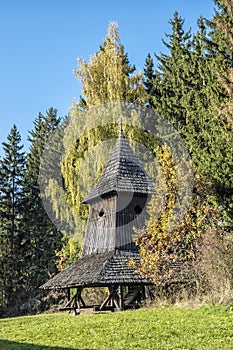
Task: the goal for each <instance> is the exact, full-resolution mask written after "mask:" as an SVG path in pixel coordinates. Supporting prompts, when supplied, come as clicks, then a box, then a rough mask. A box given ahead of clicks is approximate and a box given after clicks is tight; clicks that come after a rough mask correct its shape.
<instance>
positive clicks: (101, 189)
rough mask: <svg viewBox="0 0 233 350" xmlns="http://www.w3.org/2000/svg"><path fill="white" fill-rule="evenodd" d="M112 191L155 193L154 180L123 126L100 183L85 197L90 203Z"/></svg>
mask: <svg viewBox="0 0 233 350" xmlns="http://www.w3.org/2000/svg"><path fill="white" fill-rule="evenodd" d="M111 192H117V193H119V192H126V193H127V192H128V193H138V194H144V195H148V194H154V193H155V189H154V182H153V180H152V179H151V178H150V177H149V176H148V175H147V174H146V172H145V171H144V169H143V168H142V166H141V164H140V163H139V161H138V159H137V158H136V156H135V154H134V152H133V150H132V148H131V147H130V145H129V143H128V141H127V139H126V138H125V136H124V134H123V131H122V127H121V128H120V134H119V137H118V139H117V141H116V143H115V146H114V148H113V151H112V153H111V155H110V157H109V159H108V162H107V164H106V167H105V169H104V171H103V173H102V175H101V177H100V180H99V181H98V183H97V184H96V185H95V186H94V187H93V188H92V190H91V191H90V192H89V194H88V195H87V196H86V197H85V198H84V201H83V203H88V202H90V201H92V200H94V199H96V198H97V197H102V196H104V195H107V194H108V193H111Z"/></svg>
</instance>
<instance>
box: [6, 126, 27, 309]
mask: <svg viewBox="0 0 233 350" xmlns="http://www.w3.org/2000/svg"><path fill="white" fill-rule="evenodd" d="M22 149H23V145H21V136H20V134H19V132H18V130H17V127H16V126H15V125H14V126H13V128H12V129H11V131H10V133H9V135H8V137H7V141H6V142H4V143H3V150H4V156H3V158H2V159H1V160H0V247H1V254H0V280H1V284H2V288H3V293H4V296H5V301H4V304H5V307H9V306H13V305H12V303H15V304H16V300H17V299H19V298H20V294H21V292H22V287H23V285H24V273H25V271H24V254H25V243H26V241H27V237H26V236H25V233H24V231H23V220H24V216H23V214H24V212H23V208H24V204H25V194H24V187H23V179H24V175H25V154H24V152H23V150H22Z"/></svg>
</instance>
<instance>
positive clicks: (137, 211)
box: [134, 205, 142, 214]
mask: <svg viewBox="0 0 233 350" xmlns="http://www.w3.org/2000/svg"><path fill="white" fill-rule="evenodd" d="M134 211H135V213H136V214H141V212H142V208H141V207H140V205H136V207H134Z"/></svg>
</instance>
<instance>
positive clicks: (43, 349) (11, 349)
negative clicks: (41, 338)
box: [0, 339, 94, 350]
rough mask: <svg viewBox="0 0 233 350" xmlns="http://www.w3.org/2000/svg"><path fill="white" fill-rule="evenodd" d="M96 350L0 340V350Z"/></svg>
mask: <svg viewBox="0 0 233 350" xmlns="http://www.w3.org/2000/svg"><path fill="white" fill-rule="evenodd" d="M74 349H75V350H94V349H90V348H64V347H60V346H45V345H34V344H28V343H17V342H14V341H9V340H2V339H0V350H74Z"/></svg>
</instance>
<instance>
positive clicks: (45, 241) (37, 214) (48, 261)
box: [24, 108, 62, 291]
mask: <svg viewBox="0 0 233 350" xmlns="http://www.w3.org/2000/svg"><path fill="white" fill-rule="evenodd" d="M59 123H60V118H58V117H57V110H56V109H54V108H50V109H49V110H48V111H47V112H46V115H43V114H42V113H39V115H38V117H37V118H36V120H35V122H34V125H35V126H34V130H32V131H31V132H30V136H29V141H30V149H29V153H28V156H27V162H26V169H27V172H26V175H25V180H24V182H25V193H26V197H27V203H26V206H25V231H26V232H27V235H28V236H29V237H30V245H29V247H28V254H27V264H28V270H27V271H28V276H27V288H28V290H32V291H34V290H37V289H38V287H39V286H40V285H41V284H42V283H43V282H44V281H45V280H46V279H47V278H48V276H50V275H51V274H53V273H54V272H55V271H56V261H57V256H56V254H57V252H58V251H59V250H60V249H61V245H62V244H61V239H62V236H61V233H60V232H59V231H58V230H57V228H56V227H55V226H54V224H53V223H52V222H51V220H50V218H49V217H48V215H47V212H46V211H45V208H44V204H43V202H42V198H41V193H40V188H39V181H38V179H39V172H40V166H41V161H42V156H43V152H44V149H45V146H46V142H47V141H48V139H49V137H50V136H51V135H52V134H53V132H54V131H55V130H56V128H57V127H58V125H59ZM48 176H49V175H48Z"/></svg>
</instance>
